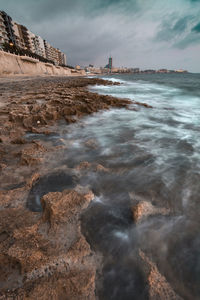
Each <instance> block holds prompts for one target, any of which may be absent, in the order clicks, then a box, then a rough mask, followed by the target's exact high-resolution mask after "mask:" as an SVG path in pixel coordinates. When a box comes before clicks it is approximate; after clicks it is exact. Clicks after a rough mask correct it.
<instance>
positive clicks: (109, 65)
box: [108, 57, 113, 71]
mask: <svg viewBox="0 0 200 300" xmlns="http://www.w3.org/2000/svg"><path fill="white" fill-rule="evenodd" d="M108 67H109V70H110V71H112V67H113V65H112V57H109V59H108Z"/></svg>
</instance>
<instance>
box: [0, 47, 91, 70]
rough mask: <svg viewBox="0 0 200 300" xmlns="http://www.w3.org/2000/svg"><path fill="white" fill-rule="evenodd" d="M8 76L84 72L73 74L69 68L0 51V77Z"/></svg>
mask: <svg viewBox="0 0 200 300" xmlns="http://www.w3.org/2000/svg"><path fill="white" fill-rule="evenodd" d="M8 75H61V76H62V75H66V76H74V75H78V76H81V75H85V72H84V71H82V70H81V71H77V72H73V73H72V71H71V69H69V68H65V67H59V66H54V65H52V64H50V63H43V62H41V61H39V60H37V59H35V58H32V57H29V56H19V55H15V54H11V53H7V52H4V51H0V76H8Z"/></svg>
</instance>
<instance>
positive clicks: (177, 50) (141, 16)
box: [0, 0, 200, 73]
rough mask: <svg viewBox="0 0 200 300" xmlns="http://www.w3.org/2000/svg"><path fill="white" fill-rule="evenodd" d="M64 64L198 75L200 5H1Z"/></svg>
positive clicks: (86, 0) (34, 1) (49, 1)
mask: <svg viewBox="0 0 200 300" xmlns="http://www.w3.org/2000/svg"><path fill="white" fill-rule="evenodd" d="M0 10H4V11H5V12H7V13H8V14H9V15H10V16H11V17H12V19H13V20H14V21H17V22H18V23H20V24H23V25H25V26H26V27H27V28H28V29H29V30H30V31H32V32H33V33H35V34H38V35H40V36H41V37H42V38H44V39H46V40H47V41H48V42H49V43H51V44H52V46H54V47H56V48H59V49H60V50H61V51H63V52H65V53H66V55H67V64H69V65H77V64H78V65H81V66H86V65H88V64H94V65H95V66H105V65H106V64H107V61H108V57H109V56H110V55H111V56H112V57H113V65H114V66H115V67H120V66H126V67H139V68H140V69H160V68H167V69H186V70H189V71H190V72H199V73H200V0H0Z"/></svg>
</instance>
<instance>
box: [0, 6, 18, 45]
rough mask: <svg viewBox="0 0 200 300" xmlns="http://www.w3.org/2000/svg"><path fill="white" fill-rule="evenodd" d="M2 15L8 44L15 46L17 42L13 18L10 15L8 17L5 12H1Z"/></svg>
mask: <svg viewBox="0 0 200 300" xmlns="http://www.w3.org/2000/svg"><path fill="white" fill-rule="evenodd" d="M0 13H1V17H2V19H3V23H4V26H5V31H6V34H7V38H8V42H9V43H12V44H13V45H15V44H16V41H15V34H14V29H13V22H12V18H11V17H10V16H9V15H7V13H5V12H4V11H1V12H0Z"/></svg>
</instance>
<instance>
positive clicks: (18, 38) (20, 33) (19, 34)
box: [0, 11, 67, 65]
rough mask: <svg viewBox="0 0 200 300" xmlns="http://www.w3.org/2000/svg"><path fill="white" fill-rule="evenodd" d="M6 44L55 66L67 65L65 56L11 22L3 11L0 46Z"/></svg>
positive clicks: (0, 14) (23, 27)
mask: <svg viewBox="0 0 200 300" xmlns="http://www.w3.org/2000/svg"><path fill="white" fill-rule="evenodd" d="M6 42H7V43H10V44H11V45H12V44H13V45H16V46H18V47H19V48H22V49H26V50H29V51H31V52H33V53H36V54H38V55H40V56H42V57H44V58H47V59H48V60H51V61H53V62H54V63H55V64H56V65H66V63H67V58H66V55H65V54H64V53H62V52H61V51H60V50H59V49H57V48H54V47H53V46H51V45H50V44H49V43H48V42H47V41H45V40H43V39H42V37H40V36H38V35H36V34H34V33H32V32H31V31H29V30H28V29H27V28H26V27H25V26H24V25H21V24H18V23H17V22H14V21H12V18H11V17H10V16H9V15H7V14H6V13H5V12H4V11H0V45H3V44H4V43H6Z"/></svg>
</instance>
